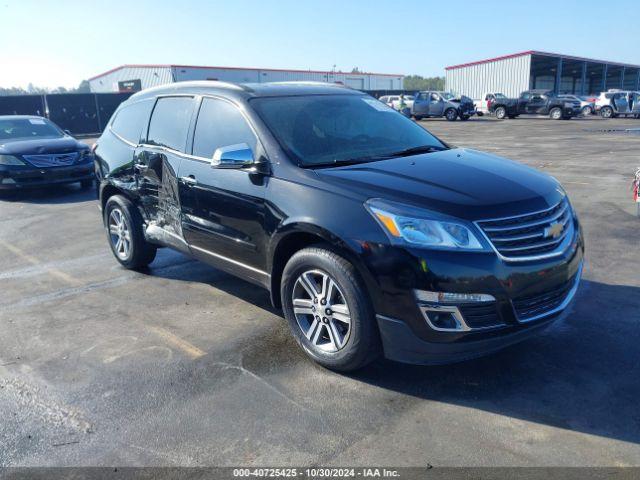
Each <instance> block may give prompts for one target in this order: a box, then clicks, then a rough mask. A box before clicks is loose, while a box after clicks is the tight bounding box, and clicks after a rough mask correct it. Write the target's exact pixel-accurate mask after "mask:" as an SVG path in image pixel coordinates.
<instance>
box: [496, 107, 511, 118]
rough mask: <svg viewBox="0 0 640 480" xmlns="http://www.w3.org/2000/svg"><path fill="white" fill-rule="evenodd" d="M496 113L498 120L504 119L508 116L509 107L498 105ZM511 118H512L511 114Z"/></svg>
mask: <svg viewBox="0 0 640 480" xmlns="http://www.w3.org/2000/svg"><path fill="white" fill-rule="evenodd" d="M494 113H495V116H496V118H497V119H498V120H504V118H505V117H506V116H507V109H506V108H504V107H497V108H496V109H495V111H494ZM509 118H511V116H510V117H509Z"/></svg>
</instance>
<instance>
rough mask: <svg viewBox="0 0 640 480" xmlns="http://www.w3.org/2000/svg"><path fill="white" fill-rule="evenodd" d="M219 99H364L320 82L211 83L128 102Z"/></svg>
mask: <svg viewBox="0 0 640 480" xmlns="http://www.w3.org/2000/svg"><path fill="white" fill-rule="evenodd" d="M180 94H193V95H207V94H210V95H220V96H224V97H236V98H253V97H279V96H291V95H330V94H334V95H336V94H337V95H364V93H362V92H360V91H358V90H353V89H351V88H348V87H345V86H343V85H338V84H333V83H324V82H270V83H230V82H219V81H213V80H203V81H193V82H176V83H171V84H168V85H162V86H159V87H154V88H149V89H146V90H142V91H141V92H138V93H136V94H134V95H132V96H131V97H130V100H133V101H135V100H143V99H145V98H153V97H156V96H160V95H180Z"/></svg>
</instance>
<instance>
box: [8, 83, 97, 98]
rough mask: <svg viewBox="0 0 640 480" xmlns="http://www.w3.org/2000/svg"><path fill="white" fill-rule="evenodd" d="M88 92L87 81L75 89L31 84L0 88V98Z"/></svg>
mask: <svg viewBox="0 0 640 480" xmlns="http://www.w3.org/2000/svg"><path fill="white" fill-rule="evenodd" d="M90 92H91V90H90V89H89V82H88V81H87V80H83V81H82V82H80V85H78V86H77V87H76V88H65V87H56V88H46V87H38V86H35V85H34V84H32V83H30V84H29V85H27V88H22V87H9V88H3V87H0V97H2V96H12V95H47V94H51V93H90Z"/></svg>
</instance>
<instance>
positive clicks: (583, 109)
mask: <svg viewBox="0 0 640 480" xmlns="http://www.w3.org/2000/svg"><path fill="white" fill-rule="evenodd" d="M558 97H559V98H565V99H568V100H572V101H574V102H580V114H581V115H582V116H583V117H588V116H590V115H593V114H594V113H595V111H596V103H595V101H594V100H589V99H587V98H584V97H579V96H578V95H570V94H561V95H558Z"/></svg>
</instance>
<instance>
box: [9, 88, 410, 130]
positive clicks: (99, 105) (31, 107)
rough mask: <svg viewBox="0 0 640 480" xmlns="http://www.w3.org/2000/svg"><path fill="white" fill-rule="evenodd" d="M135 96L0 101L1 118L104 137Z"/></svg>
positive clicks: (17, 97) (71, 95) (375, 94)
mask: <svg viewBox="0 0 640 480" xmlns="http://www.w3.org/2000/svg"><path fill="white" fill-rule="evenodd" d="M365 93H368V94H369V95H371V96H372V97H375V98H380V97H381V96H382V95H399V94H401V93H404V94H405V95H406V94H413V93H415V92H414V91H413V90H369V91H366V92H365ZM132 94H133V93H56V94H52V95H15V96H8V97H0V115H39V116H41V117H47V118H49V119H50V120H51V121H52V122H54V123H56V124H57V125H58V126H59V127H60V128H62V129H63V130H69V131H70V132H71V133H73V134H74V135H90V134H100V133H102V131H103V130H104V127H105V126H106V125H107V122H109V119H110V118H111V115H112V114H113V112H115V110H116V108H118V105H120V104H121V103H122V102H124V101H125V100H126V99H127V98H129V97H130V96H131V95H132Z"/></svg>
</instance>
